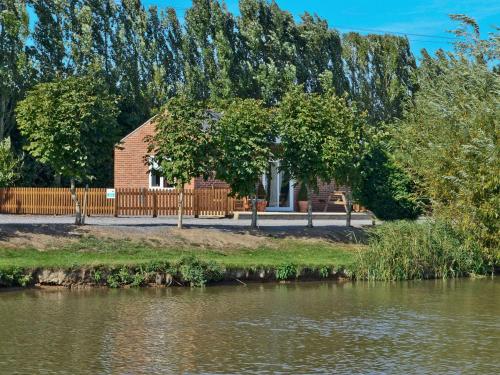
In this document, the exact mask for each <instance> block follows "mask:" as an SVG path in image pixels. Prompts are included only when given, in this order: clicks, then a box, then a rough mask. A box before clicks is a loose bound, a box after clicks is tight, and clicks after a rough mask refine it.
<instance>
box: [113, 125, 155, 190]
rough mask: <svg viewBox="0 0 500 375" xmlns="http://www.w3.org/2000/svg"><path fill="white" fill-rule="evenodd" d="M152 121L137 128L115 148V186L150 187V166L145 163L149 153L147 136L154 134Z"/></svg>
mask: <svg viewBox="0 0 500 375" xmlns="http://www.w3.org/2000/svg"><path fill="white" fill-rule="evenodd" d="M154 129H155V128H154V124H153V123H152V122H151V121H148V122H146V123H145V124H143V125H142V126H140V127H138V128H137V129H135V130H134V131H133V132H132V133H130V134H129V135H127V136H126V137H125V138H123V139H122V141H121V142H120V144H119V145H118V146H117V147H116V148H115V166H114V168H115V188H148V187H149V173H148V172H149V167H148V166H147V165H146V164H145V163H144V160H145V159H144V158H145V156H147V155H148V144H147V143H146V142H145V141H144V138H145V137H146V136H151V135H153V134H154Z"/></svg>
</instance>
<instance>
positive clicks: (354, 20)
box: [143, 0, 500, 56]
mask: <svg viewBox="0 0 500 375" xmlns="http://www.w3.org/2000/svg"><path fill="white" fill-rule="evenodd" d="M277 3H278V4H279V5H280V7H281V8H282V9H284V10H287V11H290V12H291V13H292V14H294V15H295V16H299V15H300V14H302V13H304V12H305V11H307V12H310V13H313V14H314V13H316V14H317V15H318V16H320V17H322V18H325V19H326V20H327V21H328V23H329V25H330V27H334V28H337V29H338V30H339V31H341V32H346V31H357V32H360V33H362V34H366V33H368V32H370V31H372V30H373V31H375V30H381V31H388V32H392V33H405V34H408V38H409V39H410V42H411V46H412V50H413V52H414V53H415V54H416V55H417V56H418V55H420V53H419V51H420V49H421V48H427V50H429V51H430V52H433V51H435V50H436V49H438V48H444V49H450V48H452V45H451V42H452V41H453V38H452V35H450V34H449V33H447V32H446V30H450V29H452V28H454V26H453V23H452V22H450V20H449V18H448V14H451V13H465V14H467V15H469V16H471V17H473V18H475V19H476V21H477V22H478V23H479V25H480V27H481V31H482V34H484V35H485V36H486V35H487V33H488V32H491V31H492V26H493V25H497V26H500V0H427V1H425V0H412V1H409V0H399V1H396V0H385V1H384V0H379V1H377V0H350V1H345V0H343V1H338V0H278V1H277ZM143 4H144V5H145V6H149V5H152V4H155V5H157V6H158V7H160V8H163V7H166V6H171V7H173V8H176V10H177V12H178V13H179V16H181V14H182V13H183V12H184V11H185V10H186V8H188V7H189V6H190V4H191V0H143ZM226 4H227V6H228V8H229V9H230V10H231V11H232V12H233V13H235V14H238V0H226ZM381 33H383V32H381ZM410 34H421V35H422V36H417V35H410Z"/></svg>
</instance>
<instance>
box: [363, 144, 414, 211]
mask: <svg viewBox="0 0 500 375" xmlns="http://www.w3.org/2000/svg"><path fill="white" fill-rule="evenodd" d="M354 198H355V200H356V201H357V202H359V203H360V204H361V205H363V206H364V207H366V208H368V209H369V210H370V211H371V212H373V213H374V214H375V216H377V217H378V218H379V219H382V220H400V219H416V218H417V217H418V216H419V214H420V213H421V205H422V203H421V202H420V199H419V198H418V196H417V194H416V187H415V186H414V182H413V181H412V180H411V179H410V177H409V176H408V174H407V173H405V171H404V170H402V168H401V167H398V166H397V165H396V164H395V163H394V161H393V160H392V159H391V157H390V156H389V154H388V152H387V151H386V150H385V147H384V146H382V145H378V146H376V147H372V148H371V150H370V151H369V152H368V153H367V154H366V155H365V156H364V158H363V159H362V160H361V174H360V179H359V183H358V184H357V185H356V186H355V189H354Z"/></svg>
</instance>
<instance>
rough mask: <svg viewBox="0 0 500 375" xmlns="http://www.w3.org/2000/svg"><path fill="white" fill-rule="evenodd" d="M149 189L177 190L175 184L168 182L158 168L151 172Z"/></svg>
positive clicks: (152, 169)
mask: <svg viewBox="0 0 500 375" xmlns="http://www.w3.org/2000/svg"><path fill="white" fill-rule="evenodd" d="M149 188H150V189H175V184H174V183H170V182H168V181H167V179H166V178H165V177H163V176H162V175H161V172H160V171H159V170H158V169H156V168H151V169H150V170H149Z"/></svg>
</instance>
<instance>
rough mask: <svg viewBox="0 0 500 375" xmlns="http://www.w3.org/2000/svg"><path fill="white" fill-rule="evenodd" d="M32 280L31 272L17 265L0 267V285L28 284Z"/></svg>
mask: <svg viewBox="0 0 500 375" xmlns="http://www.w3.org/2000/svg"><path fill="white" fill-rule="evenodd" d="M32 281H33V275H32V272H31V271H29V270H25V269H23V268H19V267H13V268H6V269H0V286H7V287H10V286H22V287H25V286H28V285H30V284H31V282H32Z"/></svg>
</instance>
